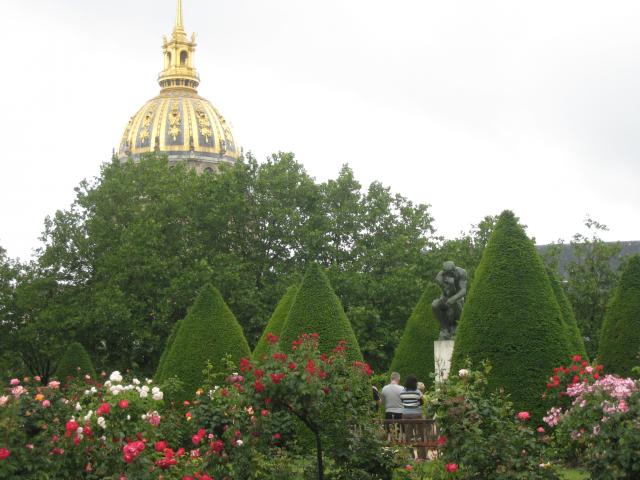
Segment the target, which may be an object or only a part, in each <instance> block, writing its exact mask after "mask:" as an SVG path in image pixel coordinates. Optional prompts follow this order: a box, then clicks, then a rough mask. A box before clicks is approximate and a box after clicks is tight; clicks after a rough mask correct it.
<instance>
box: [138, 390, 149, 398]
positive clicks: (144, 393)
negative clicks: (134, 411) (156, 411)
mask: <svg viewBox="0 0 640 480" xmlns="http://www.w3.org/2000/svg"><path fill="white" fill-rule="evenodd" d="M147 396H149V394H148V393H147V392H146V391H145V390H140V398H147Z"/></svg>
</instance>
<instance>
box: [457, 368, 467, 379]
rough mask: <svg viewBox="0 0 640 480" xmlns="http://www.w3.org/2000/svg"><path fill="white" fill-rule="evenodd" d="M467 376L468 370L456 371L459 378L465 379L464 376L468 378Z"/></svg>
mask: <svg viewBox="0 0 640 480" xmlns="http://www.w3.org/2000/svg"><path fill="white" fill-rule="evenodd" d="M468 375H469V370H467V369H466V368H461V369H460V370H459V371H458V376H459V377H460V378H464V377H466V376H468Z"/></svg>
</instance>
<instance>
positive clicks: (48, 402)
mask: <svg viewBox="0 0 640 480" xmlns="http://www.w3.org/2000/svg"><path fill="white" fill-rule="evenodd" d="M42 406H43V408H49V407H50V406H51V402H50V401H49V400H44V401H43V402H42Z"/></svg>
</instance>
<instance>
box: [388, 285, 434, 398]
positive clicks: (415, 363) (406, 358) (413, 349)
mask: <svg viewBox="0 0 640 480" xmlns="http://www.w3.org/2000/svg"><path fill="white" fill-rule="evenodd" d="M441 295H442V292H441V291H440V288H439V287H438V286H437V285H435V284H433V283H430V284H429V285H427V288H426V289H425V291H424V293H423V294H422V296H421V297H420V300H419V301H418V304H417V305H416V306H415V307H414V309H413V312H412V313H411V316H410V317H409V320H408V321H407V325H406V326H405V327H404V332H402V337H401V338H400V343H398V347H397V348H396V351H395V355H394V357H393V361H392V362H391V371H392V372H398V373H400V376H401V377H402V378H406V377H407V376H408V375H415V376H416V378H417V379H418V380H419V381H420V382H423V383H424V384H425V385H426V386H428V387H431V386H432V385H433V378H432V377H431V374H432V373H434V372H435V364H434V358H433V342H434V340H437V339H438V336H439V334H440V322H439V321H438V319H437V318H436V317H435V315H434V314H433V310H432V308H431V303H432V302H433V301H434V300H435V299H436V298H438V297H440V296H441Z"/></svg>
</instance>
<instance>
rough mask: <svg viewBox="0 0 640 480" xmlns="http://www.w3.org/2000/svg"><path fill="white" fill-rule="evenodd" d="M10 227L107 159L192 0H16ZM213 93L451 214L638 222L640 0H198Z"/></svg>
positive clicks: (322, 161) (31, 226)
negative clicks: (180, 11)
mask: <svg viewBox="0 0 640 480" xmlns="http://www.w3.org/2000/svg"><path fill="white" fill-rule="evenodd" d="M0 12H1V16H2V20H3V21H2V28H1V29H0V42H1V44H2V45H3V46H4V48H3V49H2V51H3V54H2V61H1V62H0V65H1V66H0V92H2V94H1V95H0V143H1V144H2V149H1V150H0V167H1V169H0V246H2V247H4V248H5V249H6V250H7V252H8V254H9V256H11V257H20V258H21V259H22V260H27V259H29V257H30V256H31V255H32V252H33V250H34V249H35V248H37V247H38V246H39V245H40V241H39V236H40V234H41V232H42V230H43V225H44V219H45V217H46V216H47V215H54V214H55V212H56V210H59V209H66V208H68V207H69V205H70V204H71V202H72V201H73V199H74V196H75V192H74V188H75V187H76V186H77V185H78V184H79V182H80V181H81V180H82V179H85V178H87V179H91V178H93V177H95V176H97V175H99V172H100V166H101V164H102V163H103V162H108V161H109V160H110V157H111V152H112V149H113V148H115V147H117V145H118V143H119V141H120V138H121V136H122V133H123V131H124V128H125V126H126V124H127V122H128V120H129V118H130V117H131V116H132V115H133V114H134V113H135V112H136V111H137V110H138V109H139V108H140V107H141V106H142V105H143V104H144V102H145V101H146V100H148V99H150V98H152V97H154V96H155V95H157V93H158V92H159V87H158V85H157V83H156V78H157V74H158V73H159V71H160V70H161V68H162V54H161V41H162V36H163V35H167V36H168V35H170V33H171V31H172V27H173V22H174V17H175V0H126V1H125V0H109V1H108V2H105V1H97V0H20V1H19V2H17V1H9V0H0ZM184 19H185V27H186V30H187V31H188V32H189V33H190V32H192V31H193V32H196V33H197V35H198V49H197V51H196V57H195V62H196V67H197V69H198V71H199V74H200V79H201V83H200V87H199V93H200V94H201V95H202V96H204V97H205V98H207V99H209V100H210V101H211V102H212V103H213V104H214V105H215V106H216V107H217V108H218V109H219V110H220V112H221V113H222V114H223V115H224V116H225V118H227V119H228V120H229V121H230V122H231V125H232V127H233V131H234V133H235V136H236V138H237V140H238V141H239V143H240V144H241V145H242V146H243V148H244V150H245V151H249V150H250V151H252V152H253V153H254V154H255V155H256V156H257V157H258V159H263V158H265V157H266V156H267V155H269V154H270V153H272V152H277V151H292V152H294V153H295V154H296V158H297V159H298V160H299V161H300V162H302V163H303V164H304V166H305V168H306V169H307V171H308V173H309V174H310V175H312V176H313V177H314V178H316V180H317V181H319V182H320V181H325V180H327V179H329V178H335V177H336V176H337V175H338V172H339V170H340V168H341V166H342V165H343V164H345V163H348V164H349V165H350V166H351V168H352V169H353V170H354V172H355V176H356V178H357V179H358V180H359V181H360V182H361V183H362V184H363V185H365V186H366V185H368V184H369V183H370V182H372V181H376V180H379V181H381V182H383V183H384V184H385V185H387V186H389V187H390V188H391V190H392V191H393V192H397V193H400V194H402V195H404V196H406V197H408V198H409V199H411V200H412V201H414V202H416V203H428V204H430V205H431V208H430V212H431V214H432V215H433V217H434V220H435V223H434V225H435V227H436V229H437V234H439V235H443V236H445V237H448V238H453V237H455V236H457V235H458V234H459V233H460V232H461V231H466V230H468V229H469V228H470V226H471V225H472V224H477V223H478V222H479V221H480V220H481V219H482V218H483V217H484V216H485V215H493V214H498V213H500V212H501V211H502V210H504V209H507V208H508V209H512V210H513V211H514V212H515V213H516V215H518V216H519V217H520V219H521V221H522V222H523V223H524V224H526V225H528V233H529V234H530V235H531V236H534V237H535V238H536V240H537V242H538V243H547V242H551V241H554V240H557V239H559V238H563V239H565V240H569V239H570V238H571V237H572V235H573V234H574V233H576V232H578V231H584V228H582V223H583V220H584V218H585V216H586V215H590V216H591V217H592V218H595V219H597V220H598V221H600V222H601V223H605V224H607V225H608V226H609V228H610V231H609V232H607V233H606V234H605V235H604V236H603V238H605V239H608V240H640V221H638V220H639V217H640V188H638V183H639V180H640V29H639V28H638V25H640V2H637V1H635V0H633V1H622V0H620V1H615V2H602V1H589V0H579V1H569V0H566V1H558V0H553V1H546V0H536V1H513V0H504V1H489V0H487V1H478V0H469V1H446V2H443V1H428V0H396V1H394V2H390V1H380V0H323V1H319V0H184Z"/></svg>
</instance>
